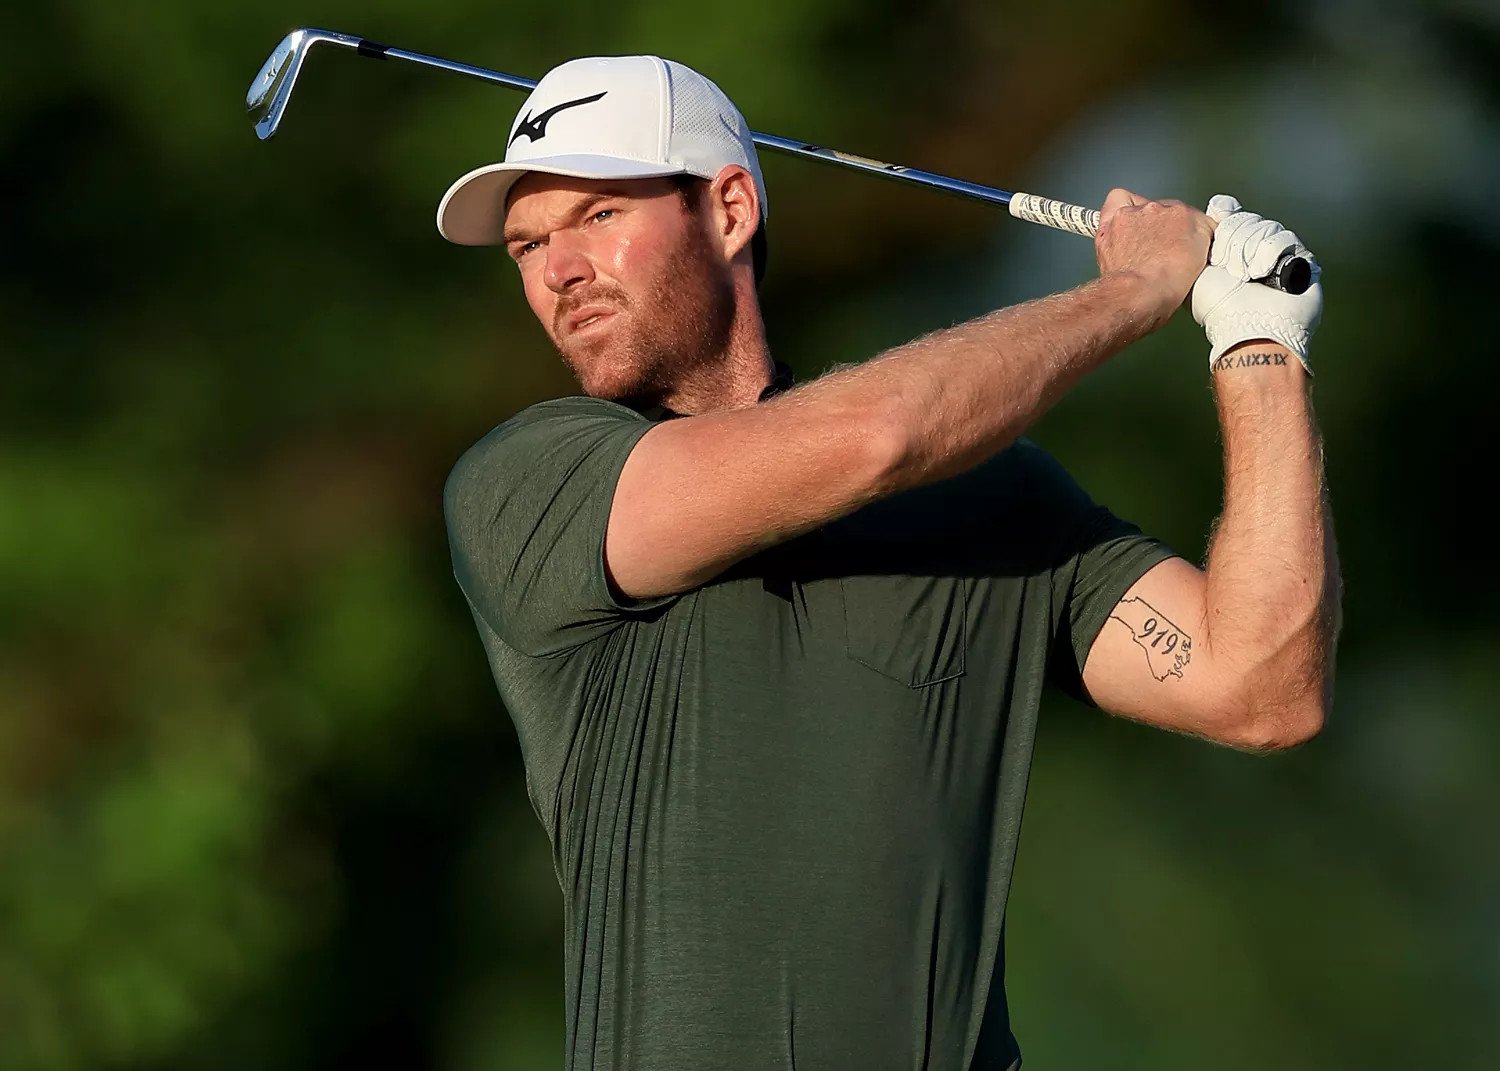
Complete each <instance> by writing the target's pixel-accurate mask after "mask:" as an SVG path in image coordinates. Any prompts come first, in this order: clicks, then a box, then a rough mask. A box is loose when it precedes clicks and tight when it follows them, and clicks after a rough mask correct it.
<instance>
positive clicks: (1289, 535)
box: [1205, 343, 1340, 721]
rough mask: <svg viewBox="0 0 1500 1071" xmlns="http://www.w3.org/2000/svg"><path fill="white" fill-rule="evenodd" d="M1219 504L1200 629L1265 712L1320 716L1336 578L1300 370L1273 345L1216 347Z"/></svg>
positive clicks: (1245, 694) (1329, 677)
mask: <svg viewBox="0 0 1500 1071" xmlns="http://www.w3.org/2000/svg"><path fill="white" fill-rule="evenodd" d="M1213 381H1214V394H1215V397H1216V399H1217V402H1218V409H1219V419H1220V423H1221V426H1222V429H1223V437H1224V511H1223V514H1222V516H1221V517H1220V519H1219V523H1218V525H1217V527H1216V530H1215V532H1214V536H1213V539H1212V542H1211V546H1210V551H1209V559H1208V568H1207V575H1208V580H1207V584H1208V586H1207V615H1208V620H1207V622H1206V627H1207V635H1206V637H1205V642H1206V643H1207V644H1208V645H1209V648H1210V649H1211V650H1212V652H1213V654H1214V657H1215V658H1218V659H1222V660H1223V661H1224V663H1225V664H1227V665H1233V666H1235V667H1236V669H1237V670H1238V676H1239V677H1240V679H1241V680H1242V681H1243V682H1244V686H1243V690H1242V691H1241V692H1240V695H1241V697H1242V698H1243V699H1245V700H1246V701H1247V702H1249V703H1250V704H1252V705H1253V706H1255V707H1257V708H1259V709H1258V711H1257V713H1258V714H1259V715H1260V716H1263V717H1271V718H1279V719H1286V720H1297V721H1301V720H1310V719H1321V718H1322V716H1323V714H1324V713H1325V712H1326V710H1327V708H1328V705H1329V703H1330V702H1331V689H1332V684H1333V647H1334V641H1335V639H1336V634H1337V630H1338V623H1339V622H1338V615H1339V598H1340V579H1339V567H1338V558H1337V553H1336V550H1335V546H1334V536H1333V523H1332V517H1331V514H1330V511H1329V507H1328V497H1327V488H1326V485H1325V482H1324V473H1323V453H1322V443H1321V441H1320V439H1319V436H1318V431H1317V424H1316V420H1315V418H1314V415H1313V410H1312V400H1311V397H1310V392H1309V386H1310V381H1309V380H1308V377H1307V374H1306V373H1305V372H1304V371H1303V369H1302V367H1301V365H1300V364H1299V363H1298V362H1297V360H1296V358H1295V357H1293V356H1291V355H1290V354H1289V353H1287V351H1286V350H1284V349H1283V348H1281V347H1280V346H1276V345H1273V344H1269V343H1247V344H1245V345H1242V346H1240V347H1237V348H1236V349H1234V350H1231V351H1229V352H1228V353H1226V354H1225V355H1224V356H1223V357H1221V358H1219V360H1218V361H1217V362H1215V364H1214V368H1213Z"/></svg>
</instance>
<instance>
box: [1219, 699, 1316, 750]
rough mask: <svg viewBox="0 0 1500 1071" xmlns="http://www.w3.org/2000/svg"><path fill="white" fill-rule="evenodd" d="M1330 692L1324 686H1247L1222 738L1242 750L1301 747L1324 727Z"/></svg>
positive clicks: (1235, 705) (1234, 705)
mask: <svg viewBox="0 0 1500 1071" xmlns="http://www.w3.org/2000/svg"><path fill="white" fill-rule="evenodd" d="M1330 699H1331V695H1330V692H1329V689H1327V688H1325V687H1311V688H1305V689H1298V690H1297V691H1296V692H1295V693H1294V694H1291V695H1288V694H1285V693H1283V694H1279V695H1278V694H1275V693H1274V692H1271V691H1269V690H1246V691H1244V692H1242V693H1241V694H1240V697H1239V699H1238V701H1237V702H1235V703H1234V704H1233V710H1234V715H1233V716H1232V717H1231V718H1230V719H1228V724H1227V725H1225V727H1224V728H1225V732H1224V734H1223V736H1222V737H1221V741H1222V742H1223V743H1225V744H1228V745H1229V746H1230V747H1233V748H1236V749H1238V750H1241V751H1250V752H1256V753H1264V752H1272V751H1288V750H1290V749H1292V748H1295V747H1301V746H1302V745H1303V744H1305V743H1307V742H1308V741H1309V740H1311V739H1312V738H1313V737H1315V736H1317V735H1318V734H1319V733H1320V732H1322V731H1323V726H1324V724H1326V723H1327V720H1328V707H1329V701H1330Z"/></svg>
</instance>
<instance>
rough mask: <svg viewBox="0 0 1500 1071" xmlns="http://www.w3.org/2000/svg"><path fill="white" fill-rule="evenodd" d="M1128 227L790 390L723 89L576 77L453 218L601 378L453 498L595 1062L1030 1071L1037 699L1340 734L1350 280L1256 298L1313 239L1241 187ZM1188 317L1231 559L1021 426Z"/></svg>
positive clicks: (682, 73) (565, 71) (1280, 739)
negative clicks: (1266, 213)
mask: <svg viewBox="0 0 1500 1071" xmlns="http://www.w3.org/2000/svg"><path fill="white" fill-rule="evenodd" d="M1102 213H1103V214H1102V223H1101V226H1100V229H1099V233H1098V237H1097V239H1096V246H1097V252H1098V261H1099V269H1100V272H1099V277H1098V278H1097V279H1094V280H1093V281H1091V282H1088V283H1086V284H1084V285H1082V286H1079V287H1077V288H1076V289H1073V290H1070V291H1068V292H1066V293H1061V294H1055V295H1052V296H1050V297H1046V298H1042V299H1040V300H1037V301H1031V302H1028V303H1026V304H1024V305H1020V306H1017V307H1014V308H1009V309H1003V310H999V311H996V312H993V313H990V314H988V315H985V316H983V317H980V318H979V319H977V320H973V321H971V322H968V323H964V324H961V325H959V326H957V327H953V328H951V329H945V330H940V331H936V332H934V333H932V334H930V335H927V336H925V337H923V338H920V339H917V340H916V341H913V342H911V343H909V344H907V345H903V346H899V347H897V348H895V349H893V350H891V351H889V352H887V353H883V354H880V355H878V356H875V357H874V358H873V359H871V360H869V361H867V362H865V363H863V364H860V365H858V366H855V367H849V368H844V369H841V370H839V371H837V372H834V373H831V374H828V375H824V376H822V377H820V378H818V379H816V380H814V381H812V382H809V383H806V384H803V385H800V386H795V387H793V386H791V384H790V377H789V376H788V375H787V373H786V372H785V370H784V369H782V368H781V367H780V366H778V365H777V364H776V363H775V362H774V361H773V360H772V357H771V354H770V352H769V350H768V348H767V343H766V335H765V330H764V328H763V325H762V321H761V313H760V307H759V304H758V301H757V296H756V284H757V280H758V276H759V273H760V271H761V270H762V269H763V267H764V258H765V246H764V241H763V235H764V226H765V221H766V218H767V200H766V190H765V185H764V182H763V180H762V178H761V173H760V168H759V165H758V163H757V160H756V153H755V148H754V145H753V143H752V141H751V140H750V132H749V130H748V128H747V127H746V124H745V121H744V119H743V118H742V117H741V115H740V114H739V112H738V111H737V110H736V109H735V107H734V105H733V104H732V103H731V102H730V101H729V100H728V99H727V98H726V97H725V96H724V94H723V93H721V92H720V91H719V90H718V88H717V87H716V86H714V85H713V84H712V83H711V82H709V81H708V80H707V79H705V78H703V77H702V76H701V75H699V74H697V73H695V72H694V71H692V70H690V69H688V68H686V67H684V66H682V65H680V64H677V63H674V62H671V61H666V60H662V59H659V58H656V57H648V56H632V57H612V58H593V59H582V60H574V61H572V62H569V63H565V64H563V65H561V66H560V67H557V68H555V69H554V70H552V71H551V72H550V73H548V74H547V76H546V77H545V78H543V79H542V80H541V82H540V83H539V84H538V85H537V87H536V89H535V90H534V92H533V93H532V94H531V96H530V97H529V98H528V100H527V101H526V103H525V104H524V105H523V106H522V108H521V110H520V113H519V114H518V116H517V118H516V121H515V123H514V124H513V126H512V128H511V131H510V136H509V139H508V141H507V143H506V159H505V161H504V162H502V163H497V164H491V165H489V166H486V167H481V168H479V169H477V170H475V171H472V172H470V173H469V174H467V175H465V176H463V177H462V178H461V179H459V180H458V181H457V182H456V183H455V184H454V185H453V186H452V188H451V189H450V190H449V191H448V193H447V195H446V196H445V197H444V198H443V201H442V204H441V206H440V208H439V213H438V226H439V228H440V230H441V231H442V233H443V234H444V235H445V236H446V237H447V238H449V239H450V240H452V241H454V242H458V243H462V244H469V245H503V246H504V247H505V249H506V250H507V252H508V253H509V255H510V256H511V257H512V258H513V259H514V261H515V263H516V265H517V267H518V269H519V272H520V277H521V282H522V286H523V289H524V291H525V295H526V300H527V302H528V303H529V304H530V306H531V309H532V311H533V312H534V313H535V314H536V316H537V319H538V320H539V321H540V322H541V325H542V327H543V328H544V330H545V331H546V332H547V334H548V336H549V338H550V339H551V341H552V342H553V344H554V345H555V346H556V348H557V350H558V352H559V353H560V354H561V355H562V358H563V360H564V361H565V362H566V363H567V365H568V367H569V368H570V369H571V370H572V372H573V373H574V374H575V375H576V377H577V379H578V381H579V383H580V385H581V386H582V389H583V392H584V394H583V396H580V397H571V398H564V399H559V400H555V401H547V402H543V403H541V404H538V405H534V406H532V407H530V408H529V409H527V410H525V411H524V412H522V413H520V414H518V415H516V416H514V417H512V418H511V419H509V420H507V421H506V422H505V423H503V424H501V425H500V426H499V427H497V428H495V429H494V430H493V431H491V432H490V433H489V434H488V435H486V436H485V437H484V438H483V439H482V440H481V441H480V442H479V443H478V444H476V445H475V446H474V447H473V448H471V449H470V450H469V451H468V452H467V453H465V454H464V456H463V457H462V459H461V460H459V462H458V463H457V464H456V465H455V467H454V469H453V472H452V474H451V475H450V477H449V480H448V484H447V488H446V492H445V509H446V517H447V523H448V530H449V533H450V541H451V548H452V554H453V562H454V571H455V574H456V576H457V579H458V582H459V584H460V586H461V587H462V589H463V592H464V594H465V596H466V597H467V599H468V601H469V603H470V606H471V608H472V611H473V615H474V620H475V623H476V624H477V626H478V629H479V632H480V635H481V638H482V640H483V643H484V646H485V649H486V652H487V654H488V657H489V661H490V664H491V667H492V669H493V672H494V676H495V680H496V683H497V685H498V687H499V691H500V695H501V697H502V698H503V700H504V702H505V705H506V708H507V709H508V710H509V712H510V714H511V717H512V718H513V719H514V722H515V725H516V728H517V731H518V735H519V738H520V744H521V749H522V753H523V756H524V759H525V765H526V780H527V789H528V792H529V795H530V798H531V801H532V803H533V805H534V807H535V809H536V813H537V815H538V817H539V818H540V819H541V822H542V824H543V826H544V827H545V828H546V830H547V834H548V836H549V837H550V838H551V843H552V849H553V860H554V865H555V867H556V872H557V877H558V880H559V883H560V885H561V887H562V892H563V897H564V901H565V905H566V910H565V925H566V933H565V959H566V962H565V992H566V1023H567V1038H566V1045H567V1050H566V1051H567V1057H566V1062H567V1066H568V1067H569V1068H571V1069H576V1071H584V1069H617V1068H632V1069H637V1068H638V1069H643V1071H678V1069H681V1071H688V1069H692V1071H702V1069H707V1068H713V1069H739V1068H745V1069H751V1068H754V1069H768V1068H785V1069H791V1068H797V1069H799V1071H825V1069H852V1068H859V1069H866V1071H868V1069H885V1068H890V1069H897V1068H900V1069H917V1068H927V1069H932V1071H949V1069H960V1068H982V1069H996V1071H998V1069H1004V1068H1011V1067H1015V1066H1018V1065H1019V1062H1020V1051H1019V1048H1018V1047H1017V1044H1016V1040H1015V1038H1014V1035H1013V1034H1012V1032H1011V1024H1010V1018H1009V1014H1008V1011H1007V1005H1006V998H1005V989H1004V945H1003V933H1004V922H1005V904H1006V897H1007V894H1008V891H1009V886H1010V878H1011V868H1012V863H1013V860H1014V857H1015V850H1016V839H1017V835H1018V832H1019V826H1020V819H1021V808H1022V801H1023V799H1024V797H1025V792H1026V780H1027V772H1028V768H1029V765H1030V757H1031V750H1032V742H1033V738H1034V734H1035V728H1036V718H1037V706H1038V701H1039V697H1040V694H1041V691H1042V688H1043V685H1044V683H1046V682H1048V681H1051V682H1053V683H1055V684H1057V685H1059V686H1060V687H1062V688H1064V689H1065V690H1067V691H1069V692H1071V693H1072V694H1074V695H1076V696H1079V697H1081V698H1084V699H1086V700H1087V701H1089V702H1092V703H1093V704H1095V705H1097V706H1098V707H1100V708H1101V709H1103V710H1105V711H1108V712H1110V713H1112V714H1116V715H1120V716H1123V717H1127V718H1132V719H1136V720H1139V721H1142V722H1145V723H1147V724H1150V725H1156V726H1159V727H1162V728H1165V729H1170V730H1173V731H1177V732H1183V733H1190V734H1194V735H1197V736H1200V737H1203V738H1205V739H1208V740H1212V741H1216V742H1219V743H1222V744H1227V745H1230V746H1233V747H1239V748H1244V749H1247V750H1270V749H1278V748H1285V747H1290V746H1293V745H1296V744H1298V743H1301V742H1302V741H1305V740H1307V739H1308V738H1309V737H1311V736H1313V735H1314V734H1315V733H1317V732H1318V730H1319V728H1320V726H1321V725H1322V723H1323V720H1324V716H1325V713H1326V711H1327V709H1328V704H1329V701H1330V699H1329V697H1330V694H1331V688H1332V677H1333V646H1334V638H1335V634H1336V630H1337V617H1338V590H1339V580H1338V572H1337V564H1336V560H1335V555H1334V547H1333V535H1332V527H1331V521H1330V517H1329V512H1328V507H1327V504H1326V498H1325V494H1324V484H1323V470H1322V457H1321V449H1320V445H1319V439H1318V434H1317V430H1316V426H1315V423H1314V419H1313V414H1312V409H1311V406H1310V403H1309V399H1308V376H1309V372H1308V366H1307V348H1308V341H1309V338H1310V336H1311V334H1312V331H1313V329H1314V328H1315V326H1316V324H1317V322H1318V319H1319V315H1320V310H1321V303H1322V291H1321V287H1320V286H1319V285H1317V284H1316V280H1315V283H1314V285H1313V286H1312V287H1311V288H1310V289H1309V290H1308V291H1307V292H1306V293H1304V294H1301V295H1298V296H1291V295H1288V294H1284V293H1280V292H1277V291H1274V290H1271V289H1269V288H1267V287H1265V286H1261V285H1259V284H1254V283H1248V282H1246V280H1250V279H1254V278H1258V277H1261V276H1264V275H1265V274H1266V273H1267V271H1268V270H1269V269H1270V267H1271V265H1272V264H1274V263H1275V262H1276V260H1277V258H1278V257H1280V256H1281V254H1283V253H1285V252H1286V251H1288V250H1291V249H1297V250H1300V251H1301V252H1302V253H1304V254H1305V253H1306V250H1304V249H1302V248H1301V246H1300V244H1299V242H1298V239H1297V237H1296V236H1295V235H1294V234H1292V233H1291V232H1289V231H1286V230H1284V229H1283V228H1282V227H1281V226H1280V225H1279V224H1276V223H1273V222H1271V221H1268V220H1263V219H1261V218H1260V217H1259V216H1256V215H1254V214H1252V213H1248V212H1244V211H1241V210H1240V207H1239V205H1238V204H1237V203H1236V202H1235V201H1233V199H1231V198H1227V197H1217V198H1215V199H1214V201H1213V202H1212V203H1211V204H1210V207H1209V213H1208V214H1207V215H1205V214H1203V213H1201V212H1198V211H1197V210H1195V209H1193V208H1190V207H1188V206H1187V205H1184V204H1181V203H1179V202H1175V201H1153V200H1148V199H1145V198H1143V197H1139V196H1136V195H1134V194H1132V193H1129V192H1127V191H1124V190H1115V191H1113V192H1112V193H1111V194H1110V195H1109V197H1108V199H1107V200H1106V201H1105V203H1104V206H1103V210H1102ZM1190 293H1191V295H1192V307H1193V314H1194V317H1195V318H1196V319H1197V320H1198V321H1199V322H1200V323H1202V324H1203V326H1204V328H1205V330H1206V333H1207V335H1208V340H1209V344H1210V353H1209V361H1210V373H1211V375H1212V379H1213V386H1214V393H1215V397H1216V399H1217V403H1218V408H1219V413H1220V419H1221V424H1222V428H1223V436H1224V450H1225V502H1224V509H1223V514H1222V516H1221V517H1220V519H1219V522H1218V525H1217V528H1216V530H1215V533H1214V537H1213V540H1212V547H1211V551H1210V554H1209V559H1208V564H1207V567H1206V569H1202V570H1200V569H1199V568H1197V567H1195V566H1194V565H1192V564H1191V563H1189V562H1187V561H1185V560H1183V559H1182V558H1180V557H1177V556H1175V555H1173V553H1172V552H1171V551H1170V550H1168V549H1167V548H1166V547H1164V546H1163V545H1162V544H1160V543H1159V542H1157V541H1155V540H1153V539H1150V538H1148V537H1147V536H1145V535H1143V534H1142V533H1141V532H1140V531H1139V530H1138V529H1137V528H1135V527H1134V526H1132V525H1130V524H1127V523H1125V522H1124V521H1122V520H1120V519H1118V518H1117V517H1116V516H1114V515H1113V514H1112V513H1111V512H1110V511H1109V510H1108V509H1106V508H1104V507H1102V506H1099V505H1096V504H1095V503H1093V502H1092V501H1091V500H1090V499H1089V497H1088V496H1087V495H1086V494H1085V493H1084V492H1083V491H1082V490H1081V489H1080V488H1079V487H1078V486H1077V485H1076V484H1075V483H1074V482H1073V480H1072V479H1070V477H1069V476H1068V474H1067V473H1066V472H1065V471H1064V470H1063V469H1062V467H1061V466H1060V465H1059V464H1058V463H1057V462H1056V461H1054V460H1053V459H1052V458H1050V457H1049V456H1048V455H1047V454H1046V453H1045V452H1043V451H1042V450H1041V449H1040V448H1038V447H1037V446H1035V445H1033V444H1032V443H1030V442H1028V441H1026V440H1024V439H1021V438H1020V435H1021V434H1022V432H1024V431H1025V430H1026V428H1027V427H1028V426H1029V425H1030V424H1031V423H1032V422H1033V421H1034V420H1036V419H1037V417H1038V416H1040V415H1041V414H1042V413H1043V412H1044V411H1045V410H1046V409H1047V408H1048V407H1049V406H1050V405H1051V404H1052V403H1054V402H1055V401H1056V400H1057V399H1058V398H1060V397H1061V396H1062V395H1063V394H1064V392H1066V391H1067V389H1068V388H1069V387H1070V386H1072V385H1073V384H1074V383H1075V382H1077V381H1078V379H1079V378H1080V377H1081V376H1083V375H1084V374H1085V373H1086V372H1088V371H1089V370H1090V369H1092V368H1095V367H1097V366H1098V365H1100V364H1102V363H1103V362H1104V361H1106V360H1108V359H1109V358H1110V357H1112V356H1114V355H1115V354H1117V353H1119V352H1120V351H1121V350H1123V349H1125V348H1126V347H1127V346H1129V344H1130V343H1132V342H1134V341H1136V340H1137V339H1140V338H1141V337H1143V336H1144V335H1146V334H1148V333H1149V332H1151V331H1153V330H1155V329H1156V328H1158V327H1160V326H1161V325H1162V324H1164V323H1165V322H1166V321H1167V320H1168V319H1169V318H1170V317H1171V316H1172V314H1173V313H1174V311H1175V310H1176V309H1177V308H1178V307H1179V306H1180V305H1182V304H1183V303H1184V301H1185V300H1186V299H1187V297H1188V295H1189V294H1190ZM1163 374H1185V372H1184V373H1178V372H1176V371H1173V370H1169V369H1164V370H1163Z"/></svg>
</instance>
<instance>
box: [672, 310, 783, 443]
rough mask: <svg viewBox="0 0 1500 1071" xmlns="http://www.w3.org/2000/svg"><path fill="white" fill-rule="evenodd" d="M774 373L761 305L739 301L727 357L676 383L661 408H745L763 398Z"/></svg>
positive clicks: (695, 411)
mask: <svg viewBox="0 0 1500 1071" xmlns="http://www.w3.org/2000/svg"><path fill="white" fill-rule="evenodd" d="M775 375H776V366H775V362H774V361H772V359H771V348H770V346H769V345H768V344H767V343H766V330H765V324H764V322H763V321H762V320H761V317H760V306H759V304H758V303H757V302H756V301H755V300H754V298H753V297H752V298H751V299H750V300H749V301H743V300H742V301H740V302H739V303H738V311H737V313H736V315H735V320H734V323H733V324H732V325H731V326H730V331H729V344H728V346H727V347H726V353H725V359H724V360H722V361H717V362H715V363H714V364H713V365H712V366H711V367H708V368H703V369H700V370H697V371H696V372H695V373H690V374H689V375H687V376H684V377H683V378H682V379H681V380H680V381H679V382H677V383H674V384H673V385H672V388H671V389H670V390H668V391H667V392H666V393H665V394H663V395H662V398H661V403H660V407H661V408H662V409H664V410H667V411H669V412H671V413H674V414H677V415H679V416H701V415H702V414H704V413H714V412H719V411H721V410H725V409H746V408H749V407H750V406H752V405H754V404H755V403H756V402H758V401H760V398H761V395H762V394H763V393H764V392H765V390H766V388H767V387H769V386H770V385H771V383H772V381H773V380H774V379H775Z"/></svg>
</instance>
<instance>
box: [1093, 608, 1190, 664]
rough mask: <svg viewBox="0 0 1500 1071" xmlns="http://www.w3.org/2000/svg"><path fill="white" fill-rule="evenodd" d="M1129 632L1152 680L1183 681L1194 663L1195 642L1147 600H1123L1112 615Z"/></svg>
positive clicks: (1113, 619) (1110, 616) (1111, 617)
mask: <svg viewBox="0 0 1500 1071" xmlns="http://www.w3.org/2000/svg"><path fill="white" fill-rule="evenodd" d="M1109 619H1110V620H1111V621H1118V622H1119V623H1120V624H1122V625H1124V626H1125V627H1126V628H1128V629H1129V630H1130V635H1131V637H1132V638H1133V639H1134V640H1135V642H1136V646H1138V647H1139V648H1140V649H1141V650H1142V651H1144V652H1145V653H1146V665H1147V666H1149V667H1150V669H1151V676H1153V677H1155V678H1156V679H1157V680H1159V681H1164V680H1166V679H1167V678H1168V677H1176V678H1177V679H1178V680H1181V679H1182V674H1183V671H1184V670H1186V669H1187V667H1188V663H1189V662H1191V661H1192V660H1193V638H1192V637H1191V636H1189V635H1188V634H1187V633H1186V632H1183V631H1182V629H1180V628H1178V627H1177V626H1176V625H1174V624H1172V622H1170V621H1168V620H1167V619H1166V618H1165V617H1164V616H1162V614H1161V613H1160V612H1159V611H1158V610H1157V609H1156V608H1155V607H1154V606H1152V605H1151V604H1150V603H1149V602H1147V601H1146V600H1145V599H1140V598H1132V599H1122V600H1121V601H1120V603H1119V605H1117V606H1116V607H1115V608H1114V611H1113V612H1112V613H1111V614H1110V615H1109Z"/></svg>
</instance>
